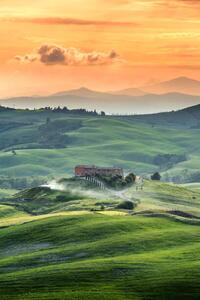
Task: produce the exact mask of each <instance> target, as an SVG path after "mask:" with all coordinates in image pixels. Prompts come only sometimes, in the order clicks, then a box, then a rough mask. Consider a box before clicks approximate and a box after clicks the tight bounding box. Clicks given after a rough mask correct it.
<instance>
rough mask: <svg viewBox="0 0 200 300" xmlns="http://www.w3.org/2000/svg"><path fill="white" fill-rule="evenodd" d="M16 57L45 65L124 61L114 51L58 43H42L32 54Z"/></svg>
mask: <svg viewBox="0 0 200 300" xmlns="http://www.w3.org/2000/svg"><path fill="white" fill-rule="evenodd" d="M15 59H16V60H17V61H20V62H22V63H33V62H37V61H39V62H40V63H42V64H44V65H66V66H81V65H82V66H92V65H108V64H113V63H116V62H122V59H121V58H120V57H119V55H118V54H117V53H116V52H115V51H114V50H112V51H110V52H109V53H105V52H98V51H92V52H83V51H81V50H79V49H76V48H64V47H62V46H58V45H48V44H45V45H41V46H40V47H39V48H38V49H36V50H35V51H33V53H31V54H26V55H24V56H19V55H18V56H16V57H15Z"/></svg>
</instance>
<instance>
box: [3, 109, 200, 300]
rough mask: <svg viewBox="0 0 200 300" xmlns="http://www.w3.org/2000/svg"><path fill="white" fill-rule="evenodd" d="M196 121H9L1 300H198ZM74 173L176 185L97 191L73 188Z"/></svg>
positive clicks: (17, 114) (191, 116) (166, 117)
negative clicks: (119, 173) (80, 169)
mask: <svg viewBox="0 0 200 300" xmlns="http://www.w3.org/2000/svg"><path fill="white" fill-rule="evenodd" d="M197 112H199V110H198V109H195V111H194V110H193V109H191V108H190V109H188V110H183V111H180V112H171V113H164V114H157V115H152V116H151V115H149V116H99V115H95V114H90V113H88V114H86V115H84V114H83V113H80V112H79V113H69V112H68V113H64V112H56V111H55V112H52V111H49V110H36V111H28V110H27V111H23V110H5V109H0V117H1V119H0V125H1V126H0V299H2V300H10V299H15V300H34V299H39V300H40V299H41V300H43V299H47V300H56V299H58V300H61V299H66V300H113V299H114V300H115V299H116V300H151V299H152V300H154V299H156V300H165V299H166V300H184V299H199V295H200V234H199V232H200V231H199V228H200V185H199V181H200V180H199V174H200V173H199V168H200V160H199V149H200V142H199V132H200V129H199V121H198V120H199V115H198V114H197ZM77 164H97V165H100V166H120V167H123V168H124V169H125V171H126V172H133V173H135V174H136V175H143V176H145V178H149V177H150V175H151V174H152V173H153V172H155V171H159V172H160V173H161V175H162V178H163V179H166V180H168V181H171V180H174V182H176V184H175V183H166V182H160V181H151V180H149V179H146V180H145V181H144V186H143V188H142V189H141V187H140V186H139V187H137V186H136V185H133V186H132V187H129V188H127V189H124V190H121V191H113V190H108V189H105V190H98V189H97V188H96V187H94V186H90V185H88V184H86V183H83V182H82V181H81V180H80V181H79V180H74V179H69V177H71V175H72V174H73V169H74V166H75V165H77ZM53 178H56V179H57V181H58V182H57V183H59V186H57V187H54V189H50V187H49V186H48V185H47V186H46V185H43V186H41V184H44V183H45V182H46V181H51V180H52V179H53ZM61 178H65V180H59V179H61ZM177 183H181V184H177ZM127 201H128V202H133V204H134V206H133V207H134V208H133V209H129V210H128V209H124V208H123V209H122V207H124V206H123V205H122V204H124V203H125V202H127Z"/></svg>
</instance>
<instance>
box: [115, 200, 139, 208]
mask: <svg viewBox="0 0 200 300" xmlns="http://www.w3.org/2000/svg"><path fill="white" fill-rule="evenodd" d="M135 207H136V204H135V203H133V202H132V201H128V200H125V201H123V202H121V203H119V204H118V205H117V208H119V209H128V210H132V209H134V208H135Z"/></svg>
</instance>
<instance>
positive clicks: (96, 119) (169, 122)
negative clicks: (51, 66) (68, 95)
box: [0, 106, 200, 188]
mask: <svg viewBox="0 0 200 300" xmlns="http://www.w3.org/2000/svg"><path fill="white" fill-rule="evenodd" d="M198 113H199V106H197V107H196V108H195V107H194V108H193V109H192V108H190V109H188V110H183V111H179V112H171V113H166V114H157V115H152V116H151V115H149V116H132V117H128V116H127V117H117V116H98V115H95V114H89V113H88V114H85V113H82V114H81V113H77V112H76V113H75V112H70V111H67V112H63V111H61V112H53V111H51V110H38V111H25V110H5V109H3V110H1V111H0V116H1V130H0V149H1V151H0V186H1V187H2V188H3V187H8V188H18V187H19V188H24V187H26V186H35V185H37V184H35V183H34V180H35V179H36V178H38V176H40V177H49V176H50V177H53V176H56V177H63V176H66V175H71V174H72V173H73V168H74V166H75V165H76V164H96V163H97V164H99V165H103V166H113V165H115V166H120V167H123V168H125V169H126V170H132V171H133V172H135V173H137V174H149V173H152V172H154V171H158V170H159V171H160V172H162V173H163V175H164V178H166V179H173V180H175V181H177V182H193V181H199V147H200V145H199V130H200V129H199V128H198V126H199V125H198V124H199V121H198V120H199V119H198ZM8 120H9V121H8ZM10 120H12V121H11V122H10ZM13 151H14V152H13ZM88 153H89V155H88ZM160 157H161V160H160V161H159V158H160ZM163 158H164V160H163ZM10 178H12V180H11V179H10ZM16 178H18V182H16ZM20 180H21V181H20Z"/></svg>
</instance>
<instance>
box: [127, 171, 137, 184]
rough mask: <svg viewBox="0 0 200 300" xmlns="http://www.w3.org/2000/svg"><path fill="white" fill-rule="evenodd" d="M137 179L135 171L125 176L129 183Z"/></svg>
mask: <svg viewBox="0 0 200 300" xmlns="http://www.w3.org/2000/svg"><path fill="white" fill-rule="evenodd" d="M135 179H136V176H135V174H133V173H130V174H128V175H127V176H126V177H125V181H126V183H127V184H133V183H134V182H135Z"/></svg>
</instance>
